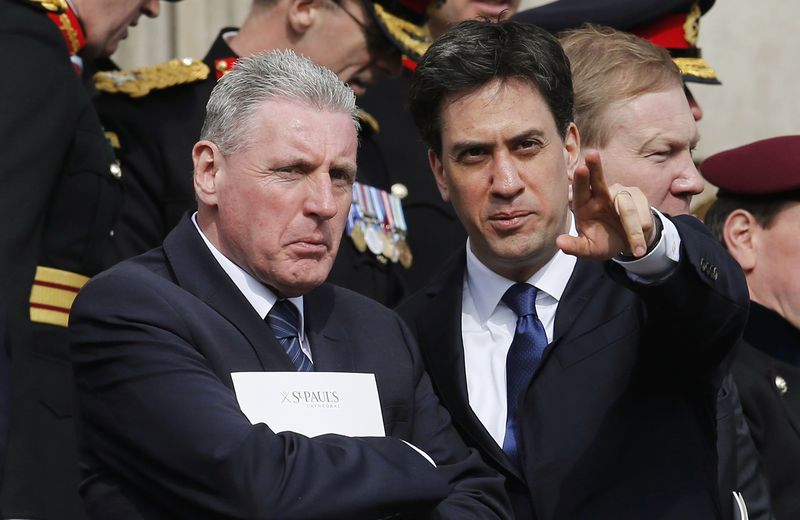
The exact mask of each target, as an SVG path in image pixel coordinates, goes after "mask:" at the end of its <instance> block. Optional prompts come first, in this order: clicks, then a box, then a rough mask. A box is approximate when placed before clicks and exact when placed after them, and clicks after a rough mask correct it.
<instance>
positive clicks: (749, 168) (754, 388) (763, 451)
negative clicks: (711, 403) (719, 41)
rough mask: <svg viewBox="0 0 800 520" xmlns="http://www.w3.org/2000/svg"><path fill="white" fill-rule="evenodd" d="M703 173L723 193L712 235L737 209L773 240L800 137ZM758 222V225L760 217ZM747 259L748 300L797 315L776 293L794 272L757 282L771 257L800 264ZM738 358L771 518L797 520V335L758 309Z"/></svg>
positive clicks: (760, 255)
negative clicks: (771, 233) (772, 215)
mask: <svg viewBox="0 0 800 520" xmlns="http://www.w3.org/2000/svg"><path fill="white" fill-rule="evenodd" d="M700 171H701V173H702V174H703V177H705V178H706V180H708V181H709V182H710V183H712V184H713V185H715V186H717V187H718V188H719V191H718V192H717V199H718V200H717V202H715V203H714V204H713V205H712V206H711V208H709V213H708V215H707V218H708V219H709V223H710V225H711V227H712V229H718V230H720V231H718V233H717V234H718V236H720V235H722V231H721V230H722V229H725V228H724V226H725V222H726V221H727V219H728V217H729V216H730V215H731V214H732V213H733V211H734V210H735V209H740V210H744V211H746V212H748V213H750V214H751V216H753V218H755V219H756V222H757V223H758V224H757V226H758V227H760V228H762V229H761V231H760V233H765V232H768V230H769V228H771V226H772V225H773V224H775V222H774V221H772V223H770V221H769V220H767V219H766V218H765V217H766V215H769V214H770V213H771V212H773V211H776V212H777V214H775V216H776V218H777V215H778V214H780V213H781V212H783V211H784V210H787V209H790V208H792V207H796V206H797V205H798V204H800V135H790V136H779V137H772V138H768V139H763V140H759V141H755V142H753V143H749V144H746V145H743V146H739V147H736V148H733V149H729V150H725V151H722V152H719V153H716V154H714V155H712V156H711V157H708V158H707V159H705V160H704V161H703V162H702V164H701V165H700ZM759 214H760V215H761V218H757V217H756V215H759ZM751 240H752V241H757V240H761V239H756V238H752V239H751ZM762 243H764V242H763V240H762ZM749 251H750V253H748V254H753V255H755V267H754V266H752V265H751V266H748V267H746V268H745V272H747V273H748V274H749V273H750V272H751V271H750V270H751V269H752V270H753V271H752V273H753V274H752V276H751V278H749V280H748V282H750V283H751V285H753V287H751V294H757V295H758V296H759V297H760V298H763V299H765V300H767V301H773V302H774V301H778V302H782V303H781V305H783V306H785V307H783V309H784V311H786V312H793V311H796V309H795V308H794V307H793V306H794V305H796V301H794V300H792V299H791V298H789V299H786V300H784V296H783V295H781V294H780V292H781V291H783V290H784V289H783V288H782V287H781V288H778V287H777V282H784V280H785V281H786V283H789V281H790V279H791V277H795V276H796V275H797V272H796V269H795V270H794V271H792V270H788V271H786V272H781V273H780V274H779V278H775V280H776V283H775V284H770V283H768V284H765V283H763V282H761V283H759V282H758V278H759V277H763V275H762V274H761V272H763V270H764V269H765V267H763V265H769V264H763V262H762V260H763V259H764V257H765V256H766V255H776V254H778V255H780V254H783V255H791V256H789V260H797V258H796V255H795V254H794V253H793V252H792V251H791V250H788V251H771V250H765V249H758V248H755V247H752V248H751V249H750V250H749ZM795 265H796V264H795ZM759 266H761V267H759ZM772 268H774V267H772ZM759 270H760V271H759ZM770 276H774V274H772V273H770ZM751 280H754V281H751ZM773 298H775V300H772V299H773ZM765 303H766V302H765ZM773 305H776V304H775V303H773ZM734 353H735V357H734V361H733V367H732V369H731V372H732V373H733V377H734V379H735V380H736V384H737V385H738V387H739V393H740V394H741V401H742V408H743V410H744V415H745V417H746V418H747V422H748V424H749V425H750V432H751V434H752V437H753V441H754V443H755V446H756V449H757V450H758V454H759V456H760V463H761V468H762V470H763V472H764V475H765V476H766V480H767V484H768V486H769V493H770V496H771V499H772V511H773V513H774V515H775V518H776V519H777V520H784V519H793V518H800V471H798V467H800V329H798V328H797V327H796V325H795V324H792V323H791V322H789V321H788V320H787V319H785V318H784V317H783V316H782V315H781V314H779V313H777V312H775V311H774V310H772V309H770V308H767V307H765V306H764V305H761V304H760V303H758V302H755V301H753V302H751V303H750V315H749V316H748V318H747V324H746V326H745V329H744V332H743V333H742V341H740V342H739V344H738V345H737V347H736V350H735V351H734Z"/></svg>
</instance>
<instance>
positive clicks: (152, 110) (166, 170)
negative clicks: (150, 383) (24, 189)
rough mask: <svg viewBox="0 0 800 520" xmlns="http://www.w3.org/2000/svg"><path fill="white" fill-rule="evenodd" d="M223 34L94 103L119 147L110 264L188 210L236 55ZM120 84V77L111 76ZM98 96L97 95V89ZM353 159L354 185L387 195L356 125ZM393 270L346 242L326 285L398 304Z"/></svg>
mask: <svg viewBox="0 0 800 520" xmlns="http://www.w3.org/2000/svg"><path fill="white" fill-rule="evenodd" d="M230 31H235V29H233V28H227V29H223V30H222V31H221V32H220V34H219V36H218V37H217V39H216V40H215V41H214V44H213V45H212V47H211V49H210V50H209V52H208V54H207V55H206V57H205V58H204V59H203V62H202V63H200V62H197V61H193V60H173V61H172V62H170V63H168V64H162V65H158V66H154V67H148V69H150V74H152V76H146V75H145V76H144V77H143V78H144V79H142V78H139V79H134V80H132V81H130V82H128V83H129V84H128V85H123V87H122V88H123V89H124V88H128V87H130V86H133V85H136V86H137V89H135V91H136V94H137V95H138V94H141V93H143V92H147V89H150V88H152V90H151V91H149V92H148V93H146V94H145V95H143V96H140V97H131V96H129V95H128V94H126V93H124V90H123V92H122V93H110V92H108V90H116V89H117V86H115V85H113V83H114V82H110V84H111V87H110V89H109V88H108V87H105V88H106V89H107V92H105V93H102V94H101V95H100V96H98V97H97V98H96V100H95V103H96V106H97V110H98V112H99V113H100V117H101V119H102V121H103V124H104V125H105V126H106V128H107V129H108V130H110V131H113V132H114V134H115V136H116V137H117V138H118V141H119V150H118V155H119V158H120V161H121V163H122V171H123V174H124V175H123V185H124V189H125V200H124V203H123V206H122V214H121V217H120V224H119V226H118V228H117V230H116V234H115V237H114V244H115V245H114V248H115V252H116V258H117V260H123V259H125V258H129V257H131V256H134V255H137V254H140V253H143V252H145V251H147V250H149V249H151V248H154V247H157V246H158V245H160V244H161V242H162V241H163V240H164V237H166V235H167V233H169V231H170V230H171V229H172V228H173V227H174V226H175V225H176V224H177V223H178V221H179V220H180V219H181V217H182V215H183V214H184V213H185V212H186V211H187V210H189V209H193V208H194V207H195V206H196V204H195V198H194V197H195V196H194V186H193V171H194V166H193V164H192V147H193V146H194V144H195V143H196V142H197V141H198V139H199V137H200V131H201V128H202V126H203V120H204V118H205V106H206V103H207V102H208V98H209V97H210V95H211V90H212V89H213V88H214V85H215V84H216V81H217V78H218V76H219V75H221V74H222V73H223V72H224V71H226V70H229V68H230V67H231V66H233V62H234V60H235V59H236V54H235V53H234V52H233V51H232V50H231V48H230V47H229V46H228V45H227V43H226V42H225V40H224V39H223V35H224V34H225V33H226V32H230ZM159 75H160V76H166V75H171V77H173V78H180V79H174V80H172V81H171V82H170V83H169V84H167V85H166V86H157V85H156V83H158V82H159V81H161V80H160V79H153V77H154V76H159ZM114 76H115V77H116V78H124V77H125V76H123V75H122V74H121V73H116V74H115V75H114ZM99 86H100V89H101V90H104V87H103V86H102V85H100V84H99ZM362 127H364V130H365V131H364V132H362V134H361V139H362V142H361V146H360V148H359V157H358V173H357V180H359V181H360V182H363V183H366V184H370V185H372V186H376V187H378V188H381V189H383V190H388V189H389V182H388V175H387V173H386V170H385V165H384V163H383V159H382V156H381V154H380V152H379V151H378V150H377V148H376V145H375V143H374V142H372V140H371V137H370V133H371V132H372V128H371V127H370V126H369V125H367V124H363V125H362ZM396 270H397V266H396V265H393V264H391V263H382V262H380V261H379V260H378V259H377V258H376V257H375V256H374V255H371V254H362V253H359V252H358V251H357V250H356V248H355V247H354V245H353V244H352V243H351V241H350V240H348V239H347V238H346V237H345V238H344V239H343V240H342V245H341V247H340V251H339V254H338V256H337V259H336V263H335V264H334V268H333V271H332V273H331V276H330V278H329V281H330V282H332V283H335V284H337V285H342V286H344V287H348V288H350V289H353V290H355V291H357V292H360V293H362V294H365V295H366V296H369V297H371V298H373V299H375V300H377V301H380V302H381V303H384V304H387V305H392V304H395V303H397V302H398V301H399V300H400V298H401V297H402V296H403V288H402V285H401V283H400V280H399V278H398V276H397V274H396Z"/></svg>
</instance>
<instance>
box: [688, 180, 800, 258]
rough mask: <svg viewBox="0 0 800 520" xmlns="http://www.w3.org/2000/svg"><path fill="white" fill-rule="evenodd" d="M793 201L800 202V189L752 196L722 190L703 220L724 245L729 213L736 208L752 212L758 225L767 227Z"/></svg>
mask: <svg viewBox="0 0 800 520" xmlns="http://www.w3.org/2000/svg"><path fill="white" fill-rule="evenodd" d="M793 202H800V190H794V191H788V192H783V193H776V194H774V195H751V196H747V195H733V194H729V193H725V192H720V193H719V194H718V195H717V200H715V201H714V203H713V204H712V205H711V207H710V208H708V211H707V212H706V215H705V217H704V218H703V222H704V223H705V225H706V226H708V228H709V229H710V230H711V233H713V234H714V236H715V237H716V238H717V240H719V241H720V242H721V243H722V245H726V244H725V238H724V236H723V233H724V230H725V221H726V220H727V219H728V215H730V214H731V213H733V212H734V211H735V210H737V209H743V210H745V211H748V212H750V213H751V214H752V215H753V217H754V218H755V219H756V222H758V225H759V226H761V227H762V228H765V229H766V228H768V227H770V226H771V225H772V222H773V221H774V220H775V217H776V216H777V215H778V213H780V212H781V210H783V209H784V208H785V207H786V206H787V205H789V204H791V203H793Z"/></svg>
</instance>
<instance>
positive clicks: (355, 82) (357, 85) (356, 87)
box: [349, 78, 367, 96]
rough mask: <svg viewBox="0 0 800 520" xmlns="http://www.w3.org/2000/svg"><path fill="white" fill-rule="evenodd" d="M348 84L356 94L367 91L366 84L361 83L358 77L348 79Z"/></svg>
mask: <svg viewBox="0 0 800 520" xmlns="http://www.w3.org/2000/svg"><path fill="white" fill-rule="evenodd" d="M349 84H350V88H351V89H353V92H355V94H356V96H363V95H364V94H365V93H366V92H367V85H366V84H365V83H362V82H361V80H359V79H355V78H353V79H351V80H350V82H349Z"/></svg>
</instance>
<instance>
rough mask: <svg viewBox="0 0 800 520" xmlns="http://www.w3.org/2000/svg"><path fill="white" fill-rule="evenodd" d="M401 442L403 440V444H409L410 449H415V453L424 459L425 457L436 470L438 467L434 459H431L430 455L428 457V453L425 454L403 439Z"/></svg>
mask: <svg viewBox="0 0 800 520" xmlns="http://www.w3.org/2000/svg"><path fill="white" fill-rule="evenodd" d="M400 440H401V441H403V442H405V443H406V444H408V447H409V448H411V449H413V450H414V451H416V452H417V453H419V454H420V455H422V456H423V457H425V460H427V461H428V462H430V463H431V466H433V467H434V468H435V467H437V466H436V463H435V462H433V459H432V458H431V457H430V455H428V454H427V453H425V452H424V451H422V450H421V449H419V448H417V447H416V446H414V445H413V444H411V443H410V442H408V441H405V440H403V439H400Z"/></svg>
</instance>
